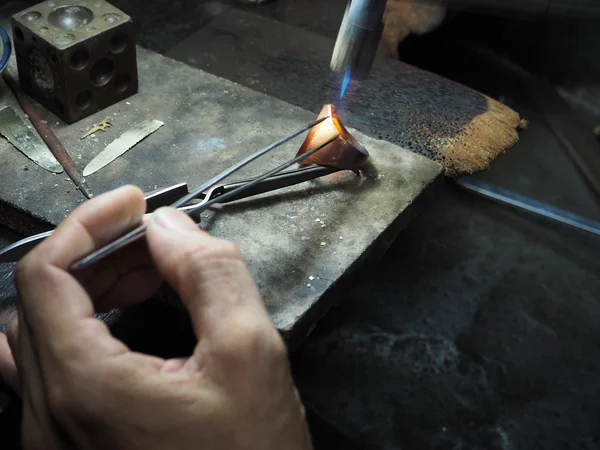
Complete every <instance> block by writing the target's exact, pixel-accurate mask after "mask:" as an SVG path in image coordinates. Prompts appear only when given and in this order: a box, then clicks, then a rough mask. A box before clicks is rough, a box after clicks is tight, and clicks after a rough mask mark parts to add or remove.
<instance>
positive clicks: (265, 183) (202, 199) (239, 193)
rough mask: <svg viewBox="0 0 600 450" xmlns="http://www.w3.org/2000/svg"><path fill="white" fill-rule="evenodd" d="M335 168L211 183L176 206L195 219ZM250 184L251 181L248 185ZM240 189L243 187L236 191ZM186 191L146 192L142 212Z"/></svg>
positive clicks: (18, 253) (24, 243) (17, 249)
mask: <svg viewBox="0 0 600 450" xmlns="http://www.w3.org/2000/svg"><path fill="white" fill-rule="evenodd" d="M339 171H340V169H336V168H334V167H325V166H310V167H305V168H302V169H296V170H291V171H288V172H283V173H278V174H276V175H272V176H270V177H268V178H265V179H263V180H262V181H258V182H255V181H256V179H252V180H244V181H238V182H235V183H230V184H223V185H219V186H213V187H212V188H210V189H209V190H208V191H206V192H201V193H199V194H198V195H197V196H196V197H194V198H193V199H191V200H190V201H189V202H188V203H187V204H186V205H184V206H181V207H179V209H180V210H181V211H184V212H189V213H190V215H192V217H194V219H195V220H199V215H198V212H197V211H198V207H199V206H203V208H202V210H204V209H206V207H207V206H206V205H207V204H209V203H210V204H213V203H230V202H234V201H237V200H242V199H245V198H248V197H253V196H255V195H260V194H264V193H267V192H271V191H275V190H277V189H282V188H284V187H289V186H293V185H296V184H300V183H304V182H306V181H310V180H314V179H316V178H320V177H323V176H326V175H330V174H332V173H335V172H339ZM250 183H253V184H252V185H251V186H250ZM240 188H244V189H243V190H240ZM188 194H189V190H188V185H187V183H180V184H176V185H173V186H169V187H166V188H163V189H157V190H154V191H151V192H148V193H146V195H145V198H146V214H150V213H153V212H154V211H156V210H157V209H158V208H160V207H162V206H169V205H171V204H172V203H173V202H174V201H176V200H177V199H179V198H181V197H182V196H184V195H188ZM52 233H53V231H52V230H50V231H47V232H45V233H40V234H37V235H35V236H31V237H28V238H25V239H22V240H20V241H18V242H15V243H14V244H12V245H10V246H8V247H6V248H3V249H2V250H0V263H12V262H18V261H19V260H20V259H21V258H22V257H23V256H25V255H26V254H27V253H29V252H30V251H31V250H32V249H33V248H34V247H35V246H36V245H38V244H39V243H40V242H42V241H43V240H44V239H46V238H47V237H49V236H50V235H51V234H52Z"/></svg>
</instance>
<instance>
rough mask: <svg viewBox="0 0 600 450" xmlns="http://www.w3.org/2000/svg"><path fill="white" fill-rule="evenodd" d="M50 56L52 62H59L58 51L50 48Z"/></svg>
mask: <svg viewBox="0 0 600 450" xmlns="http://www.w3.org/2000/svg"><path fill="white" fill-rule="evenodd" d="M48 58H50V62H51V63H52V64H56V63H58V58H57V57H56V53H54V51H53V50H48Z"/></svg>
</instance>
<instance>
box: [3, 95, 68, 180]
mask: <svg viewBox="0 0 600 450" xmlns="http://www.w3.org/2000/svg"><path fill="white" fill-rule="evenodd" d="M0 134H2V136H4V137H5V138H6V139H7V140H8V142H10V143H11V144H12V145H14V146H15V147H16V148H17V149H18V150H19V151H21V153H23V154H24V155H25V156H27V157H28V158H29V159H31V160H32V161H33V162H34V163H36V164H37V165H38V166H40V167H43V168H44V169H46V170H47V171H49V172H53V173H62V171H63V168H62V166H61V165H60V164H59V162H58V161H57V160H56V158H55V157H54V155H53V154H52V153H51V152H50V149H49V148H48V146H47V145H46V144H45V143H44V141H43V140H42V138H41V137H40V136H39V135H38V134H37V133H35V132H34V131H33V130H31V129H30V128H29V127H28V126H27V124H26V123H25V121H24V120H23V119H21V118H20V117H19V116H18V115H17V113H16V112H15V110H14V109H13V108H11V107H10V106H6V107H4V108H2V109H0Z"/></svg>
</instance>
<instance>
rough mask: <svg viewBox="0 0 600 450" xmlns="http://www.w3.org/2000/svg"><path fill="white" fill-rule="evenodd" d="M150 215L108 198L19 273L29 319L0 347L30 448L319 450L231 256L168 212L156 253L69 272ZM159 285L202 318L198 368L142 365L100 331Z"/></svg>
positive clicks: (158, 228) (66, 226) (114, 195)
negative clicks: (110, 312) (115, 311)
mask: <svg viewBox="0 0 600 450" xmlns="http://www.w3.org/2000/svg"><path fill="white" fill-rule="evenodd" d="M144 210H145V204H144V199H143V194H142V192H141V191H140V190H139V189H137V188H134V187H130V186H129V187H124V188H121V189H118V190H116V191H112V192H109V193H107V194H104V195H101V196H99V197H97V198H95V199H93V200H90V201H89V202H86V203H84V204H83V205H82V206H81V207H79V208H78V209H76V210H75V211H74V212H73V213H72V214H71V215H70V216H69V217H68V218H67V219H66V220H65V221H64V222H63V223H62V224H61V225H60V226H59V227H57V229H56V230H55V231H54V233H53V234H52V236H51V237H49V238H47V239H46V240H45V241H44V242H42V243H41V244H39V245H38V247H36V248H35V249H34V250H33V251H31V252H30V254H28V255H27V256H26V257H25V258H24V259H23V260H22V261H21V262H20V263H19V264H18V265H17V269H16V281H17V288H18V291H19V299H20V304H19V317H18V320H17V321H15V323H13V324H12V325H11V328H10V330H9V333H8V341H7V340H6V338H4V337H3V335H1V334H0V337H1V338H0V376H2V378H3V379H4V380H5V381H6V382H7V383H8V384H10V385H11V386H13V387H14V388H15V389H16V390H17V391H18V392H20V393H21V396H22V399H23V418H22V440H23V446H24V448H25V449H26V450H37V449H44V450H54V449H64V448H71V447H72V448H78V449H79V448H81V449H111V450H119V449H127V450H130V449H135V448H140V449H145V450H152V449H178V450H185V449H198V448H202V449H203V450H209V449H228V450H235V449H261V450H262V449H282V448H285V449H309V448H311V444H310V437H309V434H308V430H307V426H306V422H305V420H304V417H303V408H302V406H301V404H300V400H299V397H298V394H297V391H296V390H295V388H294V384H293V381H292V377H291V374H290V368H289V363H288V360H287V353H286V348H285V345H284V343H283V341H282V339H281V337H280V336H279V334H278V333H277V331H276V330H275V329H274V327H273V325H272V323H271V321H270V318H269V316H268V314H267V312H266V309H265V307H264V304H263V302H262V300H261V298H260V295H259V293H258V291H257V288H256V285H255V283H254V281H253V279H252V277H251V275H250V273H249V272H248V270H247V268H246V265H245V263H244V261H243V259H242V257H241V255H240V253H239V251H238V250H237V248H236V247H235V246H234V245H233V244H231V243H228V242H225V241H221V240H219V239H216V238H214V237H211V236H210V235H208V234H207V233H205V232H203V231H201V230H200V229H199V228H198V227H197V226H196V225H195V224H194V222H193V221H192V220H191V219H190V218H189V217H188V216H186V215H185V214H183V213H181V212H178V211H175V210H173V209H161V210H159V211H157V212H156V213H155V214H153V216H152V218H151V219H150V221H149V227H148V231H147V244H145V243H138V244H135V245H134V246H132V247H131V248H129V249H128V251H127V252H124V253H122V254H121V255H113V257H111V258H107V259H106V260H105V261H103V262H101V263H99V265H98V266H96V267H93V268H90V269H89V270H86V271H83V272H81V273H77V275H74V274H72V273H70V272H69V271H68V267H70V265H71V264H72V263H74V262H75V261H77V260H79V259H80V258H82V257H83V256H85V255H86V254H89V253H90V252H92V251H93V250H95V249H97V248H99V247H101V246H103V245H105V244H106V243H108V242H109V241H111V240H113V239H114V238H116V237H117V236H119V235H121V234H123V233H124V232H126V231H128V230H129V229H131V228H133V227H134V226H136V225H138V224H139V223H140V221H141V220H142V218H143V212H144ZM161 277H162V278H161ZM162 279H164V280H165V281H166V282H167V283H168V284H169V285H170V286H171V287H172V288H173V289H174V290H175V291H176V292H177V293H178V294H179V295H180V297H181V299H182V302H183V304H184V306H185V307H186V308H187V310H188V312H189V314H190V316H191V320H192V323H193V326H194V330H195V332H196V336H197V339H198V344H197V346H196V349H195V351H194V353H193V355H191V356H190V357H189V358H185V359H173V360H163V359H160V358H156V357H152V356H148V355H144V354H140V353H135V352H132V351H130V350H129V349H128V348H127V347H126V346H125V345H124V344H123V343H122V342H120V341H118V340H117V339H115V338H114V337H113V336H112V335H111V334H110V331H109V329H108V327H107V326H106V325H105V324H104V323H102V322H101V321H99V320H98V319H96V318H95V317H94V313H95V312H99V311H101V310H106V309H109V308H114V307H123V306H126V305H131V304H133V303H136V302H141V301H143V300H144V299H146V298H147V297H149V296H150V295H151V294H152V293H153V292H154V291H155V290H156V289H157V288H158V287H159V285H160V284H161V282H162ZM13 356H14V359H13ZM15 361H16V365H15ZM17 369H18V370H17Z"/></svg>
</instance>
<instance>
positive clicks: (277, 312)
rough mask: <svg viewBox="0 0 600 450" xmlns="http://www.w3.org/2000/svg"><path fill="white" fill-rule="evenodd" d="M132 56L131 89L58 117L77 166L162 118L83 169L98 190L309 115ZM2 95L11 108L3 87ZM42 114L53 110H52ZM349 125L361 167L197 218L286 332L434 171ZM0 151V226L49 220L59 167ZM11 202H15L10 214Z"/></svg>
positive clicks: (408, 206)
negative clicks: (136, 89)
mask: <svg viewBox="0 0 600 450" xmlns="http://www.w3.org/2000/svg"><path fill="white" fill-rule="evenodd" d="M138 65H139V71H140V93H139V94H138V95H135V96H133V97H131V98H129V99H127V100H126V101H122V102H120V103H118V104H116V105H114V106H112V107H110V108H107V109H105V110H103V111H101V112H99V113H97V114H95V115H93V116H91V117H89V118H87V119H86V120H84V121H82V122H80V123H77V124H74V125H69V126H64V125H63V124H61V123H58V122H57V123H58V125H56V126H55V129H56V132H57V135H58V136H59V138H60V139H61V141H62V142H63V144H64V145H65V147H66V148H70V149H75V148H76V149H77V152H76V153H74V156H75V157H76V161H77V163H78V164H79V166H80V167H81V168H83V167H84V166H85V165H86V164H87V163H88V162H89V161H91V160H92V159H93V158H94V157H95V156H96V155H97V154H98V153H99V152H101V151H102V150H103V149H104V148H105V146H106V145H107V144H108V143H109V142H111V141H112V140H114V139H115V138H117V137H118V136H119V135H120V134H121V133H123V132H124V131H126V130H128V129H129V128H131V127H132V126H133V125H134V124H136V123H139V122H140V121H142V120H146V119H158V120H161V121H163V122H165V126H164V127H162V128H161V129H159V130H158V131H157V132H155V133H154V134H153V135H151V136H149V137H148V138H146V139H145V140H144V141H143V142H142V143H140V144H139V145H137V146H136V147H134V148H133V149H131V150H130V151H128V152H127V153H125V154H124V155H122V156H121V157H119V158H118V159H117V160H116V161H114V162H112V163H111V164H109V165H108V166H106V167H105V168H103V169H102V170H100V171H99V172H97V173H95V174H93V175H91V176H90V177H88V178H87V180H88V182H89V184H90V185H91V186H92V189H93V190H94V191H95V192H96V194H98V193H101V192H105V191H107V190H110V189H114V188H116V187H118V186H122V185H124V184H134V185H136V186H139V187H140V188H142V189H143V190H145V191H150V190H152V189H156V188H157V187H164V186H170V185H173V184H177V183H180V182H188V183H189V185H190V189H192V188H195V187H196V186H197V185H199V184H201V183H202V182H204V181H206V180H208V179H210V178H212V177H213V176H214V175H216V174H218V173H219V172H221V171H222V170H224V169H226V168H228V167H230V166H231V165H232V164H234V163H236V162H237V161H239V160H241V159H242V158H243V157H245V156H247V155H249V154H250V153H252V152H254V151H256V150H258V149H260V148H262V147H265V146H267V145H269V144H271V143H272V142H275V141H277V140H278V139H280V138H282V137H284V136H286V135H288V134H289V133H291V132H292V131H294V130H297V129H299V128H301V127H302V126H304V125H306V124H308V123H310V122H311V121H313V120H314V119H315V115H314V114H312V113H310V112H308V111H305V110H302V109H300V108H298V107H295V106H292V105H289V104H287V103H284V102H282V101H279V100H277V99H274V98H272V97H268V96H266V95H264V94H261V93H258V92H255V91H253V90H250V89H248V88H245V87H243V86H240V85H238V84H234V83H232V82H230V81H227V80H223V79H220V78H218V77H215V76H213V75H210V74H207V73H205V72H202V71H199V70H197V69H194V68H192V67H190V66H188V65H185V64H182V63H179V62H177V61H174V60H172V59H170V58H165V57H163V56H161V55H158V54H156V53H154V52H151V51H148V50H143V49H140V51H139V54H138ZM0 102H2V103H4V104H14V107H15V109H18V106H17V105H16V104H15V100H14V98H12V96H11V95H10V94H9V93H8V92H6V91H4V93H3V95H2V96H1V97H0ZM104 117H111V118H112V119H113V126H112V127H111V128H109V129H108V131H106V132H102V133H97V135H96V137H94V138H89V139H86V140H84V141H81V140H80V137H81V134H82V129H85V128H87V127H88V126H90V125H91V124H93V123H97V122H99V121H100V120H102V118H104ZM47 119H48V120H51V121H53V120H55V119H53V116H51V115H48V117H47ZM305 135H306V133H304V134H303V135H302V137H299V138H297V139H296V140H294V141H292V142H290V143H287V144H285V145H283V146H281V148H279V149H277V150H276V151H274V152H272V153H269V154H268V155H266V156H265V157H264V158H262V159H261V160H260V161H258V162H256V163H254V164H251V165H249V166H248V167H246V168H244V169H242V170H241V171H240V172H238V173H237V174H236V175H235V176H234V177H232V179H231V180H230V181H234V180H242V179H247V178H251V177H252V176H256V175H259V174H262V173H263V172H264V171H265V170H266V169H267V168H273V167H277V166H278V165H279V164H282V163H284V162H285V161H287V160H289V159H291V158H292V157H293V156H295V154H296V153H297V151H298V148H299V146H300V145H301V143H302V139H303V138H304V136H305ZM355 136H356V138H357V139H359V141H361V142H362V143H363V145H365V146H366V148H367V149H369V151H370V152H371V156H370V158H369V161H370V164H369V165H368V167H366V168H365V170H364V171H363V174H362V176H356V175H355V174H354V173H352V172H344V173H338V174H334V175H331V176H329V177H326V178H322V179H319V180H315V181H313V182H309V183H305V184H302V185H298V186H294V187H291V188H286V189H282V190H280V191H277V192H276V193H271V194H264V195H262V196H260V197H258V198H252V199H248V200H245V201H241V202H236V203H235V204H230V205H226V206H223V207H221V208H218V209H217V210H219V211H220V212H216V211H213V212H212V214H211V213H207V214H206V215H205V216H204V217H203V228H205V229H206V230H207V231H209V232H210V233H211V234H213V235H215V236H219V237H222V238H227V239H230V240H232V241H234V242H236V243H237V244H238V245H239V246H240V248H241V250H242V253H243V254H244V256H245V257H246V259H247V261H248V263H249V266H250V270H251V272H252V274H253V275H254V276H255V279H256V280H257V283H258V286H259V288H260V291H261V293H262V295H263V298H264V300H265V302H266V304H267V306H268V308H269V311H270V313H271V315H272V318H273V321H274V323H275V325H276V326H277V327H278V328H279V329H280V330H281V331H283V332H285V333H288V334H290V333H292V334H294V335H298V333H299V331H298V329H299V328H302V329H303V330H305V332H306V331H307V330H308V329H310V328H311V327H312V326H313V325H314V320H316V319H317V318H319V316H320V315H322V314H323V313H324V311H325V310H326V308H325V307H324V306H323V305H320V304H319V300H320V299H321V298H322V297H323V295H324V294H325V292H327V291H329V290H330V289H331V288H332V286H334V285H337V284H339V282H340V279H341V278H342V277H348V276H349V275H350V273H351V269H352V270H353V269H356V268H358V264H359V262H364V261H363V260H369V258H371V257H377V256H378V255H377V254H376V253H379V252H380V251H381V248H380V247H381V246H383V247H384V248H385V246H386V245H387V243H389V242H390V240H392V239H394V238H395V237H396V235H397V233H398V232H399V231H400V230H401V229H402V228H403V227H404V226H405V225H406V223H407V222H408V220H409V219H410V217H411V211H412V210H413V204H414V203H415V202H417V201H418V199H419V197H420V195H421V194H422V193H423V192H424V191H426V190H427V189H428V188H429V187H430V186H431V185H433V184H434V182H435V181H436V179H438V178H439V177H441V173H442V167H441V166H440V165H438V164H437V163H434V162H432V161H430V160H428V159H426V158H424V157H422V156H419V155H416V154H414V153H412V152H410V151H408V150H406V149H402V148H400V147H397V146H395V145H393V144H390V143H388V142H385V141H378V140H375V139H372V138H369V137H367V136H365V135H363V134H362V133H360V132H355ZM0 155H1V156H2V159H3V165H2V168H1V169H0V173H1V174H2V176H0V199H1V200H2V202H3V203H4V208H3V215H2V218H0V221H3V222H4V223H3V224H4V225H6V226H11V227H14V229H16V230H17V231H21V232H27V230H28V229H29V228H30V227H31V226H32V225H31V224H34V223H36V222H42V223H47V224H48V225H55V224H58V223H60V222H61V221H62V220H63V219H64V218H65V217H66V215H67V214H68V212H69V211H71V210H72V209H73V208H74V207H75V206H77V205H78V204H79V202H80V201H81V197H82V194H81V193H80V192H78V191H76V190H75V189H74V188H73V185H72V183H71V181H70V180H69V179H68V178H65V175H64V174H62V175H55V174H52V173H49V172H46V171H44V170H43V169H41V168H39V167H38V166H36V165H34V164H33V163H31V162H30V161H29V160H28V159H27V158H25V157H24V156H23V155H22V154H21V153H19V152H17V151H16V150H15V149H14V148H13V147H12V146H11V145H10V144H8V143H7V142H5V143H2V144H0ZM15 211H20V212H21V214H20V215H19V217H18V218H16V219H15V218H13V214H12V213H13V212H15ZM25 216H27V217H25ZM27 218H31V220H27ZM34 218H36V219H35V220H34ZM357 223H358V224H360V227H357ZM375 250H377V251H375ZM298 337H299V336H298Z"/></svg>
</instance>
